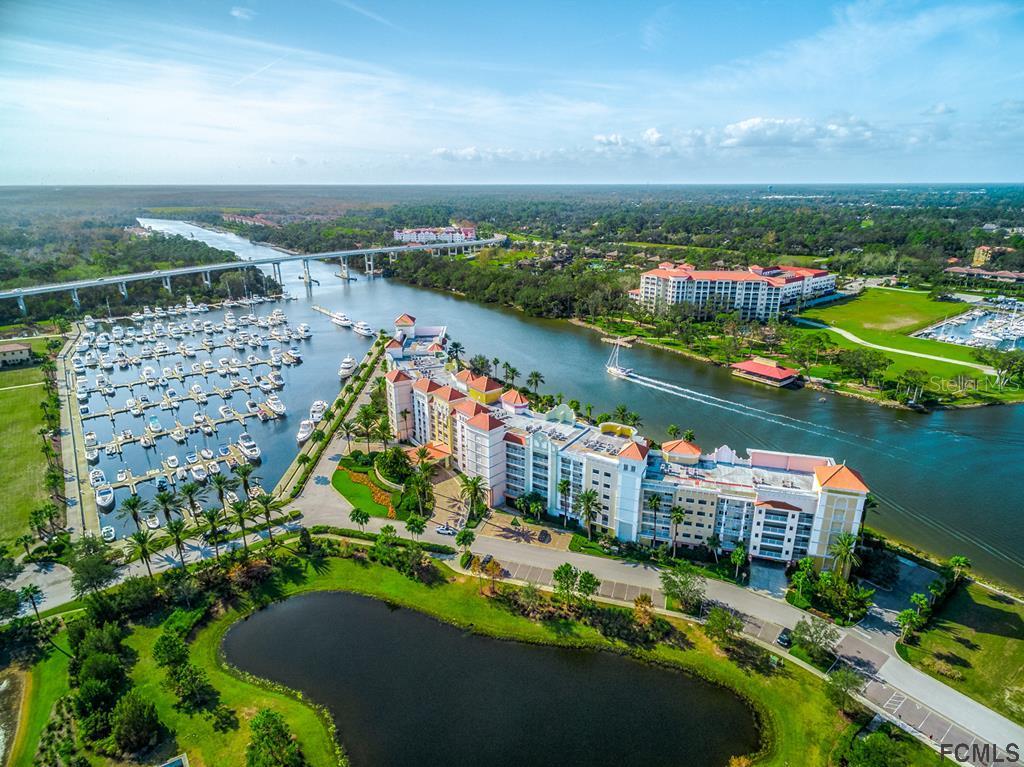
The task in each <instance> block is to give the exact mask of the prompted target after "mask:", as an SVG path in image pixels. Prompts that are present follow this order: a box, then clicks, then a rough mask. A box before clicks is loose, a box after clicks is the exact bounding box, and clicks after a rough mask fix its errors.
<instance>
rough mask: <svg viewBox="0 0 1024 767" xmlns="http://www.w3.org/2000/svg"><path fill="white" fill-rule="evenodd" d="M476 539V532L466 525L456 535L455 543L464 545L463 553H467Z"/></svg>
mask: <svg viewBox="0 0 1024 767" xmlns="http://www.w3.org/2000/svg"><path fill="white" fill-rule="evenodd" d="M475 540H476V533H474V532H473V531H472V530H470V529H469V528H468V527H464V528H462V529H461V530H459V532H458V533H456V535H455V545H456V546H461V547H462V553H463V554H466V553H467V552H468V551H469V547H470V546H472V545H473V542H474V541H475Z"/></svg>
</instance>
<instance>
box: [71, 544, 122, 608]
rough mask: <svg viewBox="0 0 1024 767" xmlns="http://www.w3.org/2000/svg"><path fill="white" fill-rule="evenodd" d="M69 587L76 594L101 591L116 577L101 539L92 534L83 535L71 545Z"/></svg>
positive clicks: (115, 567) (115, 570) (114, 566)
mask: <svg viewBox="0 0 1024 767" xmlns="http://www.w3.org/2000/svg"><path fill="white" fill-rule="evenodd" d="M69 566H70V568H71V587H72V588H73V589H74V591H75V595H76V596H79V597H81V596H83V595H84V594H86V593H89V592H92V593H94V594H96V593H98V592H100V591H102V590H103V589H105V588H106V587H107V586H109V585H110V584H111V583H113V581H114V579H115V578H116V577H117V566H116V565H115V564H114V563H113V562H112V561H111V560H110V554H109V551H108V549H107V547H106V546H105V545H104V543H103V541H101V540H100V539H99V538H96V537H94V536H92V535H86V536H83V537H82V538H81V539H79V540H78V542H77V543H75V545H74V546H73V547H72V550H71V561H70V563H69Z"/></svg>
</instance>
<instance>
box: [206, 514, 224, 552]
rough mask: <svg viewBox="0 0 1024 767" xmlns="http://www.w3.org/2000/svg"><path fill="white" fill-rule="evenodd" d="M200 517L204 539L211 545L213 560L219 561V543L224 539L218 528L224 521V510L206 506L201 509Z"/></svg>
mask: <svg viewBox="0 0 1024 767" xmlns="http://www.w3.org/2000/svg"><path fill="white" fill-rule="evenodd" d="M201 516H202V518H203V529H204V530H205V531H206V539H207V540H208V541H209V542H210V543H212V544H213V558H214V559H220V543H221V541H222V540H223V538H224V534H223V533H222V532H221V528H220V526H221V523H222V522H223V521H224V509H223V507H217V506H208V507H207V508H205V509H203V513H202V515H201Z"/></svg>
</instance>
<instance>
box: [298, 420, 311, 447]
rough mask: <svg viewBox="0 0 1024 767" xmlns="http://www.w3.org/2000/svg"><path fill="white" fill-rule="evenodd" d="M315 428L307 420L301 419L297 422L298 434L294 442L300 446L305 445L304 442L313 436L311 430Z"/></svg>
mask: <svg viewBox="0 0 1024 767" xmlns="http://www.w3.org/2000/svg"><path fill="white" fill-rule="evenodd" d="M315 428H316V424H314V423H313V422H312V421H310V420H309V419H308V418H303V419H302V420H301V421H300V422H299V432H298V434H296V435H295V441H296V442H298V443H299V444H300V445H302V444H305V442H306V440H308V439H309V438H310V435H312V434H313V430H314V429H315Z"/></svg>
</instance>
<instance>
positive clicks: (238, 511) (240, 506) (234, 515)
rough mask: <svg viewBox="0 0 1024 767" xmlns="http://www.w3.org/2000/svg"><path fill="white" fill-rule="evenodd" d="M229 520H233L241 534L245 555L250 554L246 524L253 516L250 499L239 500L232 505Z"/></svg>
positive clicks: (228, 512) (229, 508) (229, 509)
mask: <svg viewBox="0 0 1024 767" xmlns="http://www.w3.org/2000/svg"><path fill="white" fill-rule="evenodd" d="M227 515H228V518H229V519H231V521H232V522H234V523H235V524H236V525H238V529H239V531H240V532H241V536H242V546H243V547H244V548H245V554H246V556H248V554H249V541H248V540H247V538H246V533H245V523H246V522H248V521H249V519H250V518H251V516H252V510H251V509H250V508H249V501H248V498H247V499H246V500H244V501H243V500H241V499H239V500H237V501H235V502H234V503H232V504H230V505H229V506H228V509H227Z"/></svg>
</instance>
